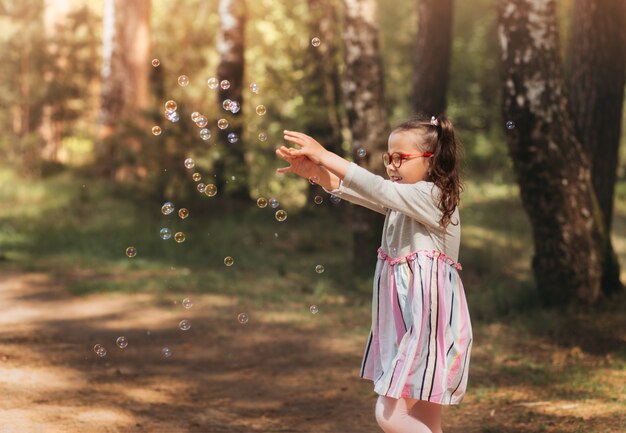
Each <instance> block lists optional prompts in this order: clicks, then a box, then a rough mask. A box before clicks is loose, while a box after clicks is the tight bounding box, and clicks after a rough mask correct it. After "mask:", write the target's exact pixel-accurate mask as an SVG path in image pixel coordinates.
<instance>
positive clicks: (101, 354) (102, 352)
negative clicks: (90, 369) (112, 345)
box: [93, 344, 107, 358]
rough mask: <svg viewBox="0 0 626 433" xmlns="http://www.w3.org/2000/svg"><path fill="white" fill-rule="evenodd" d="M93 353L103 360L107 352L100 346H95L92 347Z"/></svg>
mask: <svg viewBox="0 0 626 433" xmlns="http://www.w3.org/2000/svg"><path fill="white" fill-rule="evenodd" d="M93 351H94V352H96V355H98V356H99V357H100V358H103V357H105V356H106V355H107V350H106V349H105V348H104V346H103V345H102V344H96V345H95V346H94V347H93Z"/></svg>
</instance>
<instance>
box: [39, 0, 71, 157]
mask: <svg viewBox="0 0 626 433" xmlns="http://www.w3.org/2000/svg"><path fill="white" fill-rule="evenodd" d="M72 7H73V5H72V2H70V1H66V2H53V1H49V0H48V1H45V2H44V14H43V15H44V20H43V24H44V34H45V36H46V45H47V47H46V49H47V51H48V54H49V56H50V59H52V60H53V65H47V69H46V70H45V71H44V73H43V76H42V78H43V80H44V82H45V83H46V86H51V83H52V82H55V81H56V80H59V79H60V77H58V74H56V73H55V72H57V70H58V67H55V65H54V62H58V61H59V60H57V55H58V51H59V47H58V39H60V33H61V32H65V31H68V30H67V28H66V22H67V17H68V15H69V13H70V12H71V10H72ZM59 111H60V103H59V102H58V101H56V102H54V103H50V104H45V105H44V106H43V107H42V116H41V123H40V125H39V132H40V134H41V137H42V139H43V142H44V143H43V148H42V150H41V156H42V157H43V158H44V159H46V160H48V161H54V162H57V161H58V160H59V151H60V150H61V140H62V134H61V130H62V122H61V120H60V119H59V116H58V113H59Z"/></svg>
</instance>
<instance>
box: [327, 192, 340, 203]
mask: <svg viewBox="0 0 626 433" xmlns="http://www.w3.org/2000/svg"><path fill="white" fill-rule="evenodd" d="M330 202H331V203H332V204H339V203H340V202H341V197H339V196H336V195H335V194H331V195H330Z"/></svg>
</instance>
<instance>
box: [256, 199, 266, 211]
mask: <svg viewBox="0 0 626 433" xmlns="http://www.w3.org/2000/svg"><path fill="white" fill-rule="evenodd" d="M256 205H257V206H258V207H260V208H261V209H263V208H264V207H265V206H267V199H266V198H265V197H259V198H258V199H257V200H256Z"/></svg>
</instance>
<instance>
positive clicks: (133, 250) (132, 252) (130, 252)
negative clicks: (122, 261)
mask: <svg viewBox="0 0 626 433" xmlns="http://www.w3.org/2000/svg"><path fill="white" fill-rule="evenodd" d="M126 255H127V256H128V258H130V259H132V258H133V257H135V256H136V255H137V249H136V248H135V247H128V248H126Z"/></svg>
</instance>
